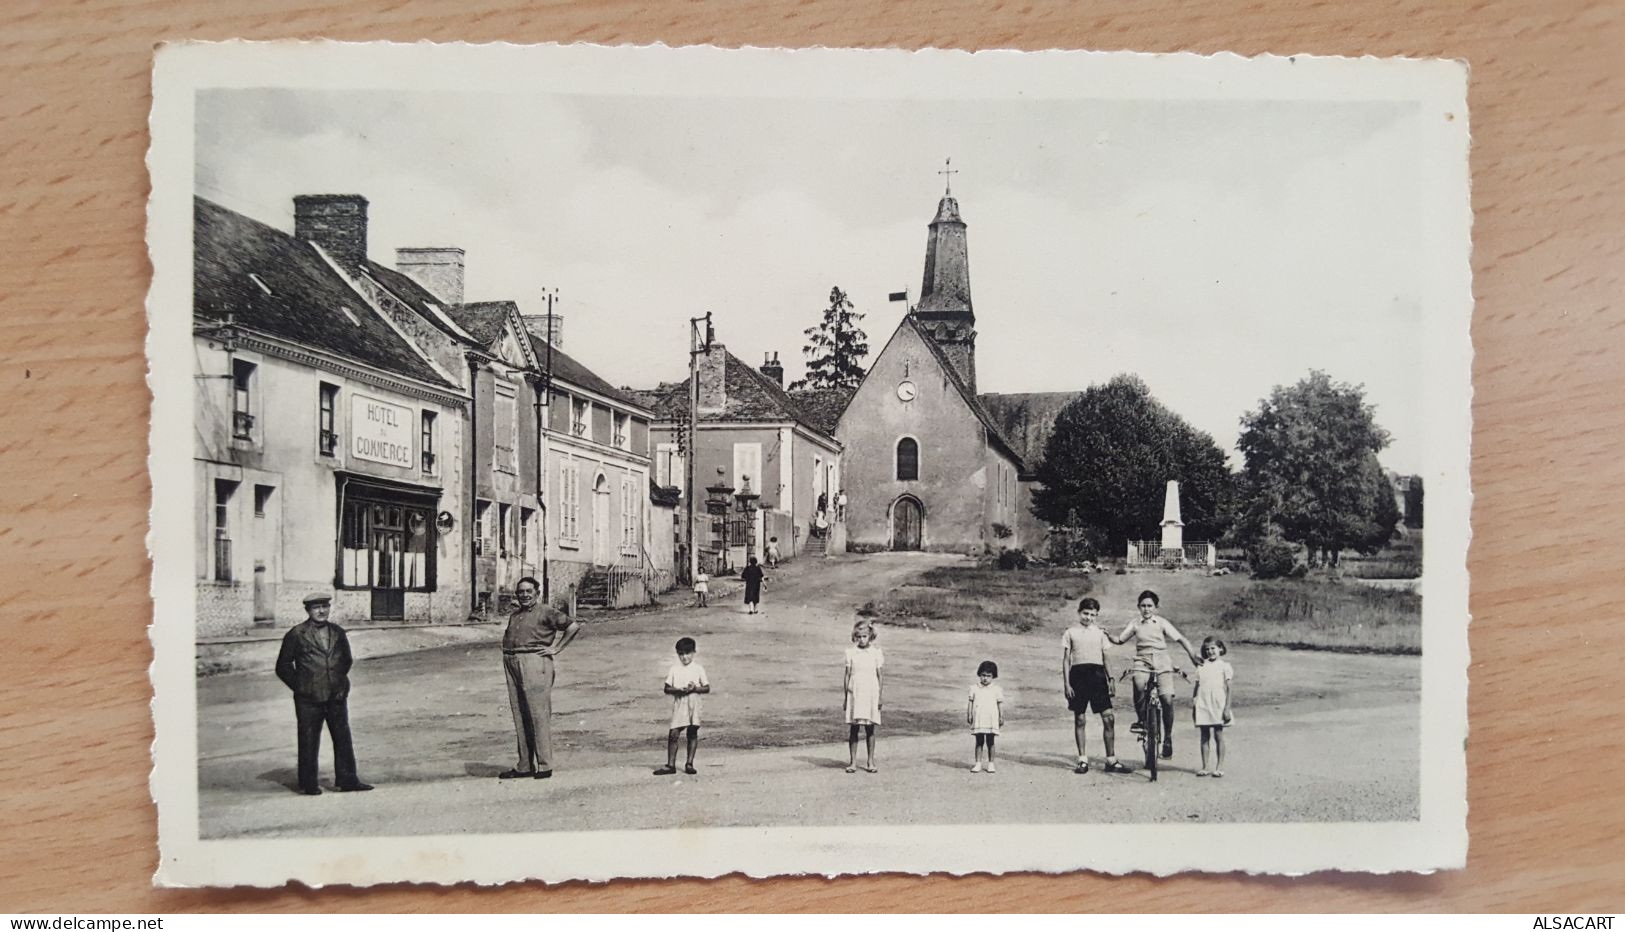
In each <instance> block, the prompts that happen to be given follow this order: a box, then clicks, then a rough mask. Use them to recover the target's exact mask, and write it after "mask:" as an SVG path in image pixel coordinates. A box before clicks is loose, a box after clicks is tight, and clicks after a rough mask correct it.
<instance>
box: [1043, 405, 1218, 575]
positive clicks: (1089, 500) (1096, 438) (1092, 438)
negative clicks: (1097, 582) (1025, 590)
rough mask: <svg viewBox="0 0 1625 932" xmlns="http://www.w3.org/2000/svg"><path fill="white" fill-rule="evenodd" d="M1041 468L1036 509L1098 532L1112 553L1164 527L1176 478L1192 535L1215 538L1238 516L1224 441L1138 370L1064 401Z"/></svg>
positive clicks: (1051, 517) (1187, 532) (1055, 520)
mask: <svg viewBox="0 0 1625 932" xmlns="http://www.w3.org/2000/svg"><path fill="white" fill-rule="evenodd" d="M1037 474H1038V480H1039V488H1037V489H1035V490H1034V492H1033V506H1032V511H1033V514H1034V515H1037V516H1038V517H1039V518H1040V519H1042V520H1044V521H1046V522H1048V523H1050V524H1052V525H1064V526H1068V527H1077V528H1078V529H1079V530H1080V531H1083V532H1087V533H1089V534H1091V535H1094V536H1095V537H1096V539H1100V540H1102V541H1103V543H1104V545H1105V546H1106V548H1107V549H1108V550H1109V551H1110V552H1112V553H1116V554H1121V553H1123V550H1124V545H1125V543H1126V542H1127V541H1129V540H1142V539H1147V538H1154V537H1157V536H1158V535H1159V531H1158V526H1159V525H1160V524H1161V522H1162V505H1163V498H1164V494H1165V492H1166V490H1167V484H1168V480H1170V479H1175V480H1178V482H1179V493H1180V495H1179V497H1180V509H1181V515H1180V516H1181V518H1183V519H1184V521H1185V536H1186V537H1187V538H1189V539H1191V540H1214V539H1216V538H1218V537H1219V536H1220V535H1221V534H1223V532H1224V531H1225V529H1226V528H1227V527H1228V526H1229V523H1230V518H1229V503H1230V501H1231V485H1232V482H1233V478H1232V476H1231V473H1230V467H1229V465H1228V464H1227V463H1226V462H1225V455H1224V451H1223V450H1221V449H1219V446H1218V444H1216V443H1214V442H1213V438H1212V437H1210V436H1208V435H1207V434H1205V433H1203V432H1201V431H1199V430H1196V429H1195V428H1193V427H1191V426H1190V424H1188V423H1186V422H1185V420H1184V419H1183V418H1181V417H1180V416H1179V415H1177V414H1175V413H1174V412H1172V411H1170V410H1169V409H1168V408H1167V407H1165V406H1163V404H1162V403H1161V402H1159V401H1157V400H1156V399H1155V398H1152V397H1151V390H1150V389H1149V388H1147V387H1146V384H1145V383H1144V382H1143V381H1141V380H1140V379H1139V378H1137V377H1135V376H1132V375H1119V376H1117V377H1116V378H1114V379H1112V380H1111V381H1109V382H1107V383H1106V384H1105V385H1095V386H1091V387H1090V388H1089V389H1088V390H1086V391H1085V392H1083V394H1082V395H1080V396H1079V397H1078V398H1076V399H1074V400H1073V401H1072V403H1071V404H1068V405H1067V406H1066V407H1065V408H1062V409H1061V413H1060V414H1059V415H1057V416H1056V418H1055V430H1054V431H1053V432H1052V433H1051V434H1050V438H1049V442H1048V443H1047V444H1045V446H1044V459H1043V461H1042V462H1041V463H1039V464H1038V468H1037Z"/></svg>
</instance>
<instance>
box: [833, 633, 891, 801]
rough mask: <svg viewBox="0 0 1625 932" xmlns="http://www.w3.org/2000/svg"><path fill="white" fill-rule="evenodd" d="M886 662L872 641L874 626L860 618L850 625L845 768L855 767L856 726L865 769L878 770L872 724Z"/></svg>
mask: <svg viewBox="0 0 1625 932" xmlns="http://www.w3.org/2000/svg"><path fill="white" fill-rule="evenodd" d="M885 666H886V658H885V655H884V654H882V653H881V652H880V647H879V645H877V644H875V628H874V625H871V624H870V623H869V622H867V621H864V620H861V619H860V620H859V621H858V623H857V624H855V625H853V626H852V646H851V647H848V648H847V649H846V678H845V683H844V685H843V689H844V690H845V692H846V710H845V711H846V727H847V739H846V746H847V762H846V772H847V773H856V772H857V770H858V729H859V727H862V729H863V732H864V740H865V743H866V746H867V748H868V752H869V757H868V762H867V763H866V764H865V765H864V768H863V769H864V770H866V771H868V772H869V773H875V772H877V770H878V768H876V767H875V727H876V726H877V725H879V724H880V706H881V683H882V681H883V677H884V671H885Z"/></svg>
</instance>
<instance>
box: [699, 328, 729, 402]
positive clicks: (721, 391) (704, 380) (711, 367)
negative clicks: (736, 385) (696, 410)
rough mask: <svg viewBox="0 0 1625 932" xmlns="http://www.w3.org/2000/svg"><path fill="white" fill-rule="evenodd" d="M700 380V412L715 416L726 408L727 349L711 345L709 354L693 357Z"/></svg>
mask: <svg viewBox="0 0 1625 932" xmlns="http://www.w3.org/2000/svg"><path fill="white" fill-rule="evenodd" d="M694 369H695V372H696V374H697V375H698V377H699V380H700V412H701V413H705V414H716V413H719V412H721V411H722V410H723V409H724V408H726V407H728V348H727V347H725V346H723V345H722V344H721V343H712V344H711V350H710V352H706V353H700V354H698V355H697V356H695V357H694Z"/></svg>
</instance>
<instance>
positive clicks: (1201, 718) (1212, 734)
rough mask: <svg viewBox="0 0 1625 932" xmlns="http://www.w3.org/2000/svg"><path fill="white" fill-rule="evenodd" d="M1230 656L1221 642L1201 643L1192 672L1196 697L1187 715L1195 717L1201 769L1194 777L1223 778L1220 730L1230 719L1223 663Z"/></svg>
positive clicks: (1226, 672)
mask: <svg viewBox="0 0 1625 932" xmlns="http://www.w3.org/2000/svg"><path fill="white" fill-rule="evenodd" d="M1228 653H1230V650H1229V648H1227V647H1225V646H1224V641H1222V640H1220V639H1219V638H1216V637H1208V638H1204V639H1203V641H1202V663H1201V665H1200V666H1198V667H1197V668H1196V696H1195V697H1194V698H1193V699H1192V700H1191V711H1192V712H1193V713H1195V715H1196V727H1197V729H1198V730H1199V731H1201V733H1202V769H1201V770H1198V771H1196V775H1197V776H1198V777H1210V776H1211V777H1222V776H1224V727H1225V726H1226V725H1228V724H1230V722H1231V721H1232V718H1231V715H1230V678H1231V670H1230V661H1228V660H1223V659H1221V658H1223V657H1224V655H1225V654H1228ZM1210 741H1211V742H1212V745H1213V749H1214V751H1215V752H1216V753H1217V759H1216V761H1215V766H1214V767H1213V769H1211V770H1209V769H1208V744H1209V742H1210Z"/></svg>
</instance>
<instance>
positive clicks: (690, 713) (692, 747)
mask: <svg viewBox="0 0 1625 932" xmlns="http://www.w3.org/2000/svg"><path fill="white" fill-rule="evenodd" d="M694 653H695V644H694V639H693V638H679V639H678V640H677V662H676V663H674V664H672V665H671V670H670V671H668V672H667V673H666V686H665V690H664V692H665V693H666V695H668V696H670V697H672V705H671V730H670V731H669V732H667V733H666V766H664V767H662V768H660V769H659V770H656V771H655V776H659V777H664V776H669V775H671V774H674V773H676V772H677V741H678V739H679V738H681V737H682V735H683V732H685V731H686V732H688V763H687V764H685V765H683V772H684V773H698V771H696V770H695V769H694V752H695V751H697V750H699V747H700V696H701V695H702V694H704V693H708V692H710V691H711V681H710V680H708V679H706V678H705V668H704V667H702V666H700V665H699V664H697V663H695V662H694Z"/></svg>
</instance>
